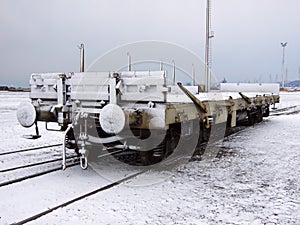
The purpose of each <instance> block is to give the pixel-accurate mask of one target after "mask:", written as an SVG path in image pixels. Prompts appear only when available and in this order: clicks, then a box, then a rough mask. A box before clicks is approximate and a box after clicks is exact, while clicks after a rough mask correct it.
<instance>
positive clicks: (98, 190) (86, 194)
mask: <svg viewBox="0 0 300 225" xmlns="http://www.w3.org/2000/svg"><path fill="white" fill-rule="evenodd" d="M146 171H147V170H143V171H140V172H137V173H134V174H131V175H129V176H127V177H125V178H122V179H120V180H117V181H115V182H113V183H111V184H108V185H105V186H102V187H100V188H97V189H95V190H93V191H91V192H88V193H85V194H82V195H80V196H77V197H75V198H73V199H71V200H69V201H66V202H64V203H61V204H58V205H56V206H54V207H52V208H49V209H47V210H45V211H42V212H40V213H38V214H36V215H33V216H31V217H28V218H26V219H24V220H21V221H18V222H15V223H13V224H15V225H22V224H25V223H28V222H31V221H34V220H36V219H38V218H40V217H42V216H46V215H47V214H49V213H51V212H53V211H54V210H57V209H59V208H62V207H66V206H68V205H70V204H72V203H75V202H77V201H80V200H82V199H84V198H87V197H90V196H92V195H95V194H97V193H100V192H102V191H105V190H107V189H110V188H112V187H115V186H117V185H120V184H122V183H125V182H126V181H128V180H130V179H133V178H135V177H137V176H139V175H141V174H143V173H145V172H146Z"/></svg>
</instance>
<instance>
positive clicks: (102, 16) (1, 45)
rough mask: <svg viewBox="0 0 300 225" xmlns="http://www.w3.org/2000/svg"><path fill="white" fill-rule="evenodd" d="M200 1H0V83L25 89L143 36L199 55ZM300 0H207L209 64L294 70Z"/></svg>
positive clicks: (254, 70) (230, 71)
mask: <svg viewBox="0 0 300 225" xmlns="http://www.w3.org/2000/svg"><path fill="white" fill-rule="evenodd" d="M205 3H206V0H201V1H200V0H106V1H105V0H51V1H49V0H44V1H42V0H1V1H0V18H1V20H0V30H1V33H0V50H1V51H0V66H1V72H0V73H1V79H0V85H3V84H6V85H16V86H27V85H28V79H29V75H30V73H32V72H72V71H75V72H76V71H78V70H79V50H78V48H77V45H79V44H80V43H84V44H85V46H86V65H87V66H88V65H89V64H90V63H92V62H93V60H95V59H96V58H97V57H99V56H101V55H103V54H104V53H106V52H107V51H109V50H110V49H112V48H115V47H117V46H119V45H123V44H126V43H130V42H135V41H142V40H157V41H167V42H171V43H175V44H179V45H180V46H183V47H185V48H187V49H189V50H191V51H193V52H195V53H196V54H198V55H199V57H200V58H202V59H204V45H205ZM299 9H300V1H299V0H226V1H224V0H212V29H213V30H214V33H215V37H214V38H213V42H212V53H213V65H212V69H213V71H214V74H215V75H216V76H217V78H218V79H220V80H221V79H223V78H224V77H226V79H227V80H228V81H231V82H243V81H251V82H253V81H270V78H271V79H272V80H274V79H275V78H276V75H277V76H278V79H280V77H281V60H282V47H281V45H280V42H283V41H284V42H288V46H287V48H286V64H287V68H288V77H289V79H290V80H292V79H298V78H299V74H298V68H299V67H300V59H299V53H300V29H299V28H300V13H299Z"/></svg>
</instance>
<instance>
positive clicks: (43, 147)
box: [0, 144, 62, 156]
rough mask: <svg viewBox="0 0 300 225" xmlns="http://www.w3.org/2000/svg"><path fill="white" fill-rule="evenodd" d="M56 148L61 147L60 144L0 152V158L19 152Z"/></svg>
mask: <svg viewBox="0 0 300 225" xmlns="http://www.w3.org/2000/svg"><path fill="white" fill-rule="evenodd" d="M58 146H62V144H54V145H46V146H39V147H33V148H25V149H20V150H15V151H7V152H1V153H0V156H2V155H11V154H15V153H20V152H29V151H34V150H41V149H47V148H52V147H58Z"/></svg>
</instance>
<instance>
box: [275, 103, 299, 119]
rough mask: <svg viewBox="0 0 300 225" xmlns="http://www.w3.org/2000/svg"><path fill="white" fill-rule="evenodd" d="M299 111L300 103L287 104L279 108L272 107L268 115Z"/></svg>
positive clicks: (288, 113)
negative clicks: (287, 105)
mask: <svg viewBox="0 0 300 225" xmlns="http://www.w3.org/2000/svg"><path fill="white" fill-rule="evenodd" d="M299 112H300V105H294V106H289V107H285V108H281V109H274V110H272V111H271V112H270V116H281V115H290V114H296V113H299Z"/></svg>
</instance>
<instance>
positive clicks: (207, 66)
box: [205, 0, 214, 92]
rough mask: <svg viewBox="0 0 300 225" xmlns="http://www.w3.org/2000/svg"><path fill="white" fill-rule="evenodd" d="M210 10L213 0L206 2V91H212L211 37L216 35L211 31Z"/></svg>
mask: <svg viewBox="0 0 300 225" xmlns="http://www.w3.org/2000/svg"><path fill="white" fill-rule="evenodd" d="M210 10H211V0H207V3H206V44H205V79H206V91H207V92H209V91H210V86H211V73H210V67H211V66H210V57H211V53H210V39H211V38H213V37H214V34H213V32H211V31H210V28H211V24H210Z"/></svg>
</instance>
